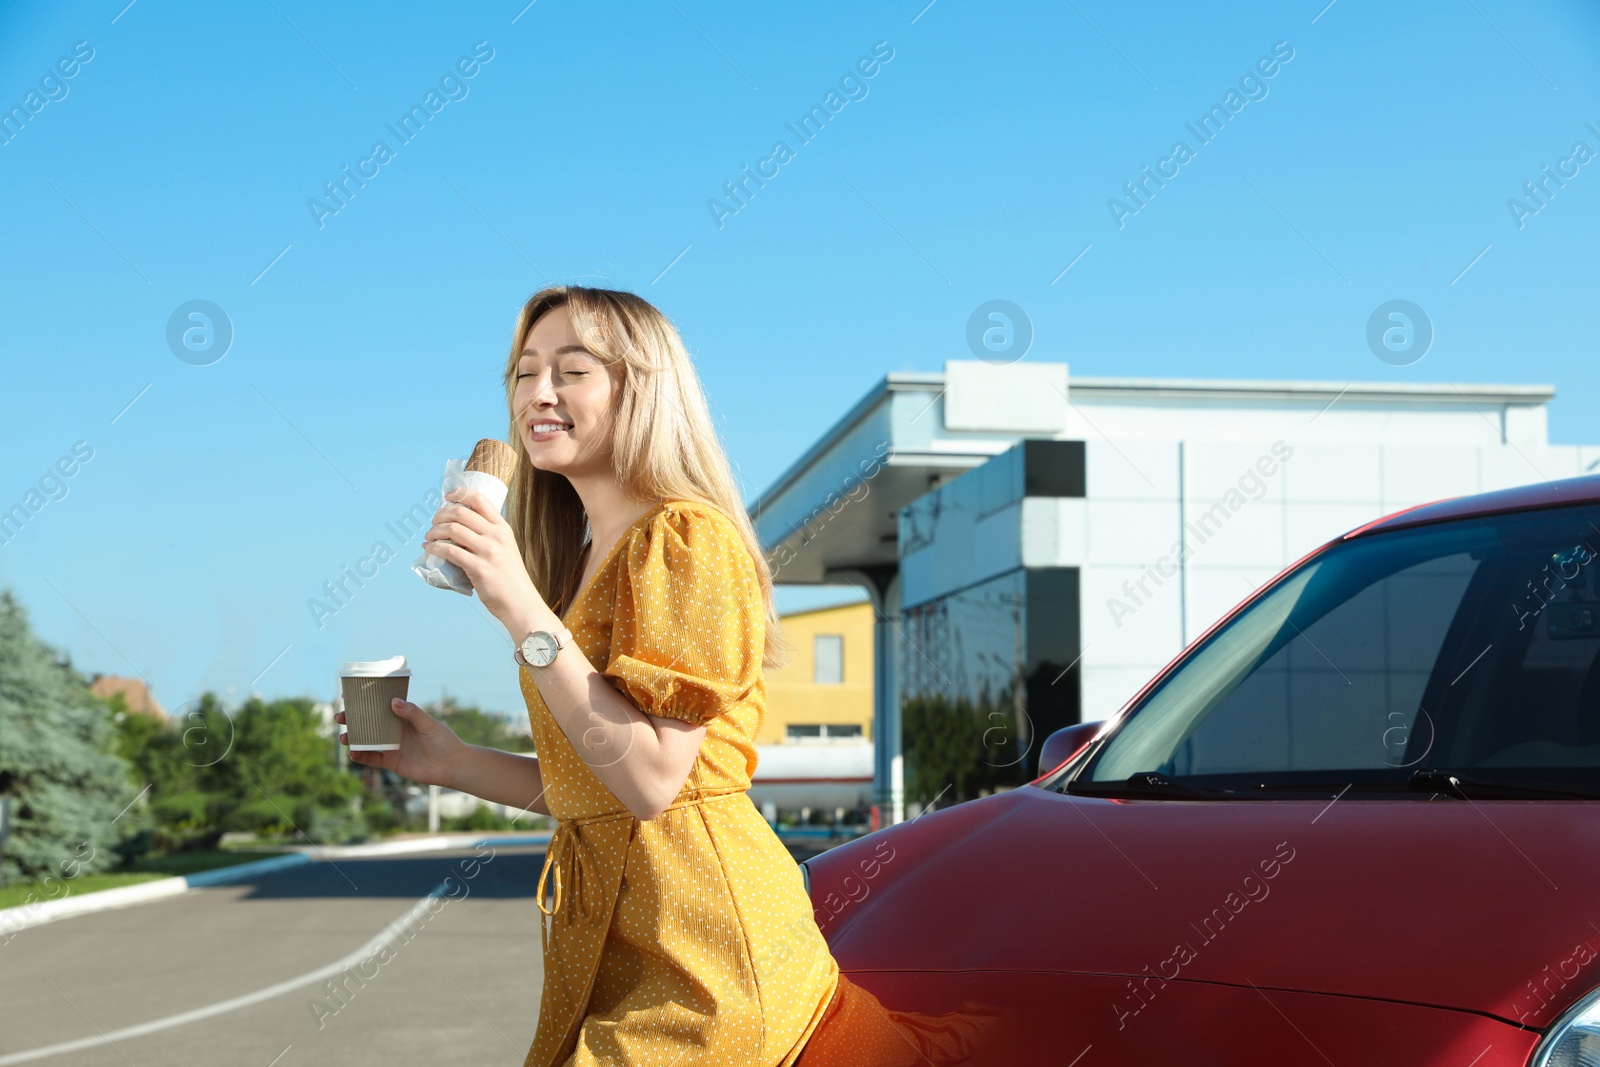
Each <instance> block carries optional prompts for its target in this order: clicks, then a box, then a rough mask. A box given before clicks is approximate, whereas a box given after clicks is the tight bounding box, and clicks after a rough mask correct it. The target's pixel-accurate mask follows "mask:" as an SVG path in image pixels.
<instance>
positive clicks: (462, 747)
mask: <svg viewBox="0 0 1600 1067" xmlns="http://www.w3.org/2000/svg"><path fill="white" fill-rule="evenodd" d="M391 707H393V708H394V713H395V714H396V715H398V716H400V718H401V719H402V720H404V722H403V725H402V726H401V728H400V747H399V748H398V749H392V748H391V749H360V750H353V751H351V753H350V760H351V762H353V763H359V764H361V765H362V766H364V767H381V768H383V769H384V770H386V771H393V772H394V773H396V774H398V775H399V776H400V777H402V778H409V779H410V780H411V781H413V782H420V783H422V784H423V785H442V786H451V783H452V782H453V781H454V777H455V772H456V768H457V767H458V766H459V764H460V761H461V757H462V755H463V754H464V753H465V751H466V748H467V744H466V742H465V741H462V740H461V738H459V737H457V736H456V732H455V731H454V730H452V729H450V727H448V726H446V725H445V724H444V723H442V722H440V721H439V720H438V719H436V718H434V717H433V716H432V715H429V714H428V713H427V712H425V711H423V710H422V709H421V708H419V707H417V706H416V705H415V704H411V703H408V702H406V701H404V700H400V699H399V698H396V699H395V700H394V702H393V703H392V704H391ZM333 720H334V721H335V722H337V723H343V722H344V712H342V711H340V712H335V713H334V716H333ZM339 743H340V744H341V745H348V744H350V734H349V733H348V732H342V733H340V734H339ZM452 788H453V787H452Z"/></svg>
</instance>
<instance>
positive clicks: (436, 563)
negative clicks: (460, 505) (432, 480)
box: [411, 452, 508, 596]
mask: <svg viewBox="0 0 1600 1067" xmlns="http://www.w3.org/2000/svg"><path fill="white" fill-rule="evenodd" d="M473 455H474V457H476V456H477V453H476V452H474V453H473ZM466 466H467V461H466V460H461V459H450V460H446V461H445V464H444V485H443V489H442V492H444V493H449V492H452V491H453V490H456V489H476V490H477V491H478V492H480V493H482V494H483V495H484V496H486V497H488V498H489V503H490V504H492V505H493V506H494V509H495V510H496V511H501V510H502V509H503V508H504V507H505V503H506V493H507V491H508V490H507V487H506V483H505V482H503V481H501V480H500V479H499V478H496V477H495V476H494V475H493V474H490V473H489V472H487V471H477V470H467V469H466ZM411 569H412V570H414V571H416V572H417V574H419V575H421V576H422V579H423V581H425V582H427V583H428V584H429V585H431V586H434V587H436V588H439V589H454V590H455V591H456V592H458V593H461V594H463V595H465V596H471V595H472V579H471V578H468V577H467V572H466V571H464V570H462V569H461V568H460V567H457V566H456V565H455V564H454V563H451V562H449V561H448V560H443V559H440V558H439V557H438V556H435V555H433V554H432V553H431V552H423V553H422V555H420V556H418V557H417V560H416V562H414V563H412V564H411Z"/></svg>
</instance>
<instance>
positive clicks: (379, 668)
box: [339, 656, 411, 678]
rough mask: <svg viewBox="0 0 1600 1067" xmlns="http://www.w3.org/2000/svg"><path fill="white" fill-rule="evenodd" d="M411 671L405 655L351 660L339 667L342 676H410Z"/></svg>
mask: <svg viewBox="0 0 1600 1067" xmlns="http://www.w3.org/2000/svg"><path fill="white" fill-rule="evenodd" d="M410 674H411V671H410V670H409V669H407V667H406V658H405V657H404V656H390V657H389V658H388V659H373V660H359V659H358V660H349V661H347V662H346V663H345V664H344V666H342V667H340V668H339V676H340V677H341V678H396V677H402V676H409V675H410Z"/></svg>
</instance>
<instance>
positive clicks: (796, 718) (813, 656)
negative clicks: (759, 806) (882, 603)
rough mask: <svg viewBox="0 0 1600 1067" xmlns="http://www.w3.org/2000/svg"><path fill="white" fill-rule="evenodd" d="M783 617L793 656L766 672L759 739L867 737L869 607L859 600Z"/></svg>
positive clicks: (761, 741)
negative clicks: (765, 715) (764, 698)
mask: <svg viewBox="0 0 1600 1067" xmlns="http://www.w3.org/2000/svg"><path fill="white" fill-rule="evenodd" d="M782 618H783V629H784V633H785V634H786V635H787V636H788V638H789V641H790V642H791V643H792V644H793V645H794V658H793V660H792V661H791V662H790V663H789V665H788V666H787V667H782V668H779V669H777V670H769V671H767V717H766V721H765V722H763V723H762V724H761V734H760V736H758V737H757V738H756V741H757V743H758V744H762V745H781V744H785V743H791V742H802V743H805V742H812V743H816V742H827V741H840V740H848V741H870V740H871V739H872V605H871V604H869V603H867V602H865V601H863V602H861V603H858V604H843V605H840V606H837V607H831V608H815V609H812V610H810V611H797V612H795V613H794V614H792V615H784V616H782Z"/></svg>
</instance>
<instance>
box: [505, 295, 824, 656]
mask: <svg viewBox="0 0 1600 1067" xmlns="http://www.w3.org/2000/svg"><path fill="white" fill-rule="evenodd" d="M563 307H564V308H566V309H567V314H568V315H569V316H570V317H571V320H572V329H573V332H574V333H575V334H577V336H578V337H579V339H580V340H581V341H582V343H583V346H584V347H585V348H586V349H587V350H588V351H589V352H590V353H591V354H593V355H594V357H595V358H596V359H598V360H599V361H600V362H602V363H604V364H605V365H606V368H607V371H608V373H609V374H610V375H611V380H612V383H613V385H614V386H617V387H618V388H617V396H616V399H615V400H614V402H613V409H612V411H613V424H612V428H611V445H612V456H611V463H612V466H613V468H614V469H615V471H616V476H617V482H618V483H619V484H620V485H621V486H622V488H623V492H624V493H625V494H626V495H627V496H629V497H631V498H632V499H634V500H637V501H639V502H640V503H643V502H646V501H656V500H692V501H697V502H699V503H702V504H705V505H708V506H710V507H712V508H715V509H716V510H717V511H719V512H721V513H722V514H723V515H724V516H726V517H727V518H728V519H729V521H731V522H732V523H733V525H734V526H735V527H736V528H737V529H738V531H739V533H740V535H741V536H742V537H743V539H744V542H745V547H746V549H748V551H749V553H750V558H751V561H752V562H753V563H754V565H755V573H756V578H757V580H758V581H759V582H760V586H761V599H762V603H763V605H764V606H765V611H766V641H765V647H764V648H763V649H762V666H763V667H767V668H775V667H782V666H784V665H786V664H787V663H788V661H789V659H790V656H791V654H792V653H793V647H792V645H791V644H790V643H789V641H788V639H787V638H786V637H785V636H784V633H783V625H782V623H781V621H780V620H779V618H778V612H777V608H776V607H775V606H774V604H773V597H772V568H771V567H770V566H769V565H768V563H767V559H766V556H765V554H764V553H763V552H762V550H761V542H760V539H759V538H757V537H756V531H755V526H754V524H753V523H751V521H750V516H749V513H748V512H746V510H745V507H744V504H743V503H742V502H741V500H740V498H739V491H738V485H737V483H736V482H735V480H734V477H733V470H732V468H731V467H730V466H729V464H728V458H727V455H726V454H725V453H724V452H723V449H722V444H721V442H720V441H718V439H717V435H716V430H715V427H714V426H713V424H712V421H711V411H710V408H709V407H708V406H707V404H706V397H705V392H704V390H703V389H702V388H701V385H700V379H699V377H698V376H697V375H696V374H695V371H694V365H693V363H692V362H691V361H690V358H689V353H688V351H687V350H686V349H685V348H684V346H683V341H682V340H681V339H680V338H679V337H678V331H677V330H676V329H675V328H674V327H673V325H672V323H671V322H670V321H669V320H668V319H667V317H666V316H665V315H663V314H662V313H661V312H660V311H659V310H658V309H657V308H656V307H655V306H654V305H652V304H650V303H649V302H648V301H646V300H644V299H643V298H642V297H639V296H636V295H635V294H633V293H627V292H622V291H619V290H615V289H591V288H588V287H586V286H578V285H553V286H549V287H547V288H545V289H541V290H539V291H538V292H537V293H534V294H533V296H531V297H529V298H528V301H527V303H525V304H523V305H522V313H521V314H520V315H519V316H518V317H517V327H516V330H515V331H514V332H513V333H512V336H511V354H510V356H509V358H507V360H506V369H505V375H504V384H505V388H506V407H507V408H508V410H509V411H510V416H511V433H510V435H509V437H508V438H507V440H508V442H509V443H510V445H511V447H512V449H514V450H515V451H516V454H517V469H516V473H515V474H513V475H512V478H511V484H510V487H509V488H510V492H509V493H508V494H507V496H506V520H507V521H508V522H509V523H510V524H511V528H512V530H513V531H515V533H516V535H517V541H518V543H519V544H520V545H521V546H522V559H523V562H524V563H525V564H526V565H527V568H528V574H529V576H530V577H531V578H532V579H533V584H534V587H535V588H536V589H538V590H539V592H540V593H541V594H542V595H543V596H544V598H545V601H546V602H547V603H548V604H549V605H550V607H551V609H552V610H553V611H555V613H556V614H557V615H561V614H564V613H565V612H566V610H567V608H568V607H569V606H570V605H571V602H572V600H573V598H575V597H576V596H577V595H578V593H579V592H581V590H579V589H578V588H577V586H578V581H579V579H580V578H581V577H582V573H581V567H582V563H583V550H584V547H585V545H586V543H587V542H586V540H585V538H586V536H592V531H590V530H589V527H588V518H587V516H586V515H585V514H584V511H583V503H582V501H581V500H580V499H579V498H578V493H577V490H575V489H574V488H573V487H572V483H571V482H569V481H568V480H567V479H566V478H565V477H563V476H562V475H560V474H557V473H555V472H553V471H545V470H540V469H539V468H537V467H535V466H534V465H533V464H532V463H531V462H530V461H529V460H528V457H527V453H526V452H525V451H524V449H523V447H522V434H521V432H520V418H521V417H523V416H521V415H519V413H518V412H517V411H516V409H515V408H514V406H513V403H514V401H513V399H512V397H513V393H514V391H515V389H516V383H517V363H518V360H519V359H520V358H521V356H522V346H523V344H524V343H525V342H526V341H527V337H528V331H529V330H531V329H532V328H533V324H534V323H535V322H537V321H538V320H539V319H540V318H542V317H543V316H544V315H546V314H547V313H549V312H551V311H555V310H556V309H558V308H563Z"/></svg>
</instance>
